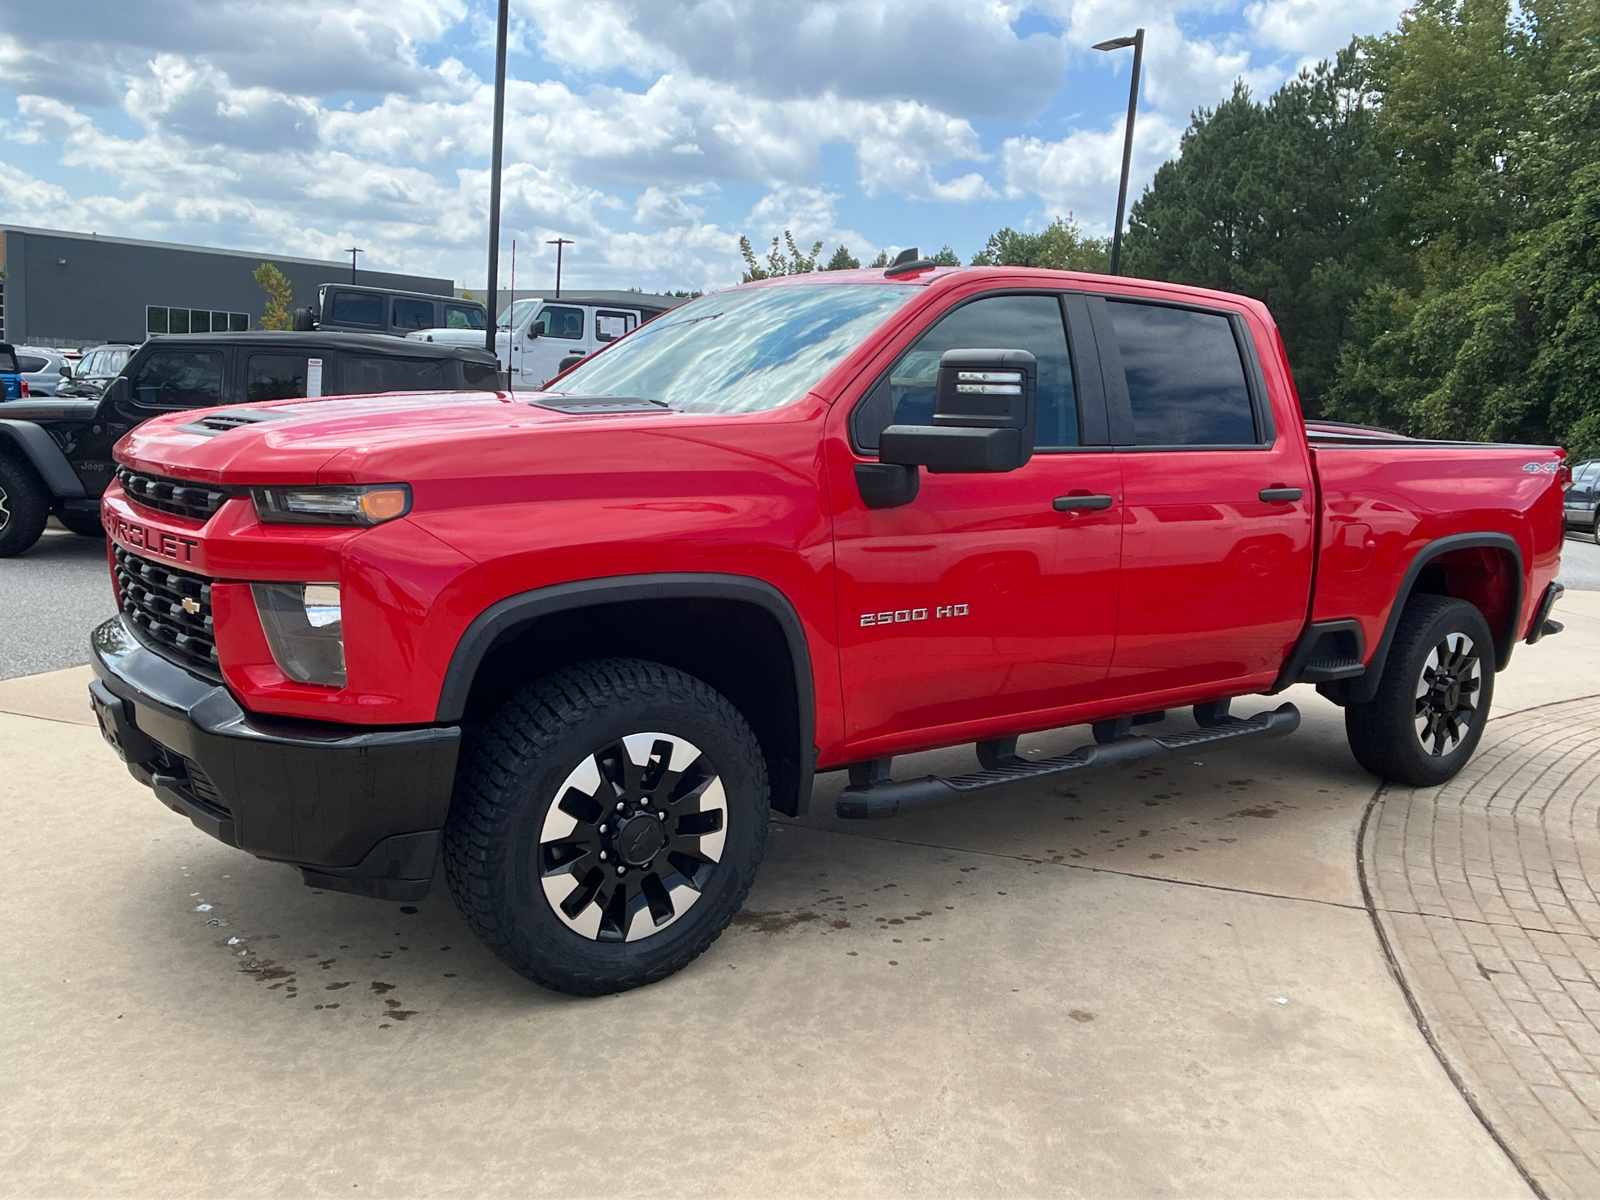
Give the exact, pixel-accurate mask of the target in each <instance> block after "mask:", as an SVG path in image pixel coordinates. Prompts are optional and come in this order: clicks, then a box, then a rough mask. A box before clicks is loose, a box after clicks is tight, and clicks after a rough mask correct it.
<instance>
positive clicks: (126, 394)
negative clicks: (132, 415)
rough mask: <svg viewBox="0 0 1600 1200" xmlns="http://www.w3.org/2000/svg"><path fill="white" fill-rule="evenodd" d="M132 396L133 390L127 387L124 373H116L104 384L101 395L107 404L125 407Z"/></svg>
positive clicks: (126, 378)
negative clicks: (103, 393) (116, 374)
mask: <svg viewBox="0 0 1600 1200" xmlns="http://www.w3.org/2000/svg"><path fill="white" fill-rule="evenodd" d="M132 398H133V392H132V391H131V390H130V389H129V386H128V377H127V376H126V375H118V376H117V377H116V378H115V379H113V380H112V381H111V382H110V383H108V384H106V390H105V395H104V396H103V397H102V399H103V400H105V401H106V402H107V403H108V404H112V405H116V406H117V407H126V405H127V404H128V403H129V401H130V400H132Z"/></svg>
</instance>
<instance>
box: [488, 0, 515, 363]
mask: <svg viewBox="0 0 1600 1200" xmlns="http://www.w3.org/2000/svg"><path fill="white" fill-rule="evenodd" d="M510 23H511V0H500V24H499V28H498V29H497V30H496V33H495V44H494V147H493V149H492V150H491V151H490V154H491V156H492V158H491V161H490V163H489V303H488V304H487V305H486V307H487V308H488V310H489V320H488V321H487V322H486V324H487V325H488V328H487V329H485V330H484V334H483V342H484V347H485V348H486V349H487V350H488V351H489V353H490V354H496V353H497V350H496V347H495V329H496V321H497V318H498V316H499V314H498V313H497V312H496V311H495V307H494V306H495V303H496V301H497V300H498V299H499V290H500V157H501V150H502V149H503V148H504V145H505V136H506V27H507V26H508V25H509V24H510ZM509 365H510V364H507V366H508V367H509Z"/></svg>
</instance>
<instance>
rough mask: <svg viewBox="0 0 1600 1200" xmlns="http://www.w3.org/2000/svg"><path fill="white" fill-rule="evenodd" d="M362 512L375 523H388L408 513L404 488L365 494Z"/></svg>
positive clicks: (362, 501)
mask: <svg viewBox="0 0 1600 1200" xmlns="http://www.w3.org/2000/svg"><path fill="white" fill-rule="evenodd" d="M361 511H362V512H364V513H366V514H367V516H368V517H370V518H371V519H372V520H374V521H388V520H392V519H393V518H395V517H398V516H401V515H402V514H404V512H405V511H406V490H405V489H404V488H379V489H377V490H374V491H370V492H366V493H363V495H362V497H361Z"/></svg>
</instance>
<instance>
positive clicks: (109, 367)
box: [56, 342, 134, 400]
mask: <svg viewBox="0 0 1600 1200" xmlns="http://www.w3.org/2000/svg"><path fill="white" fill-rule="evenodd" d="M133 351H134V347H133V346H132V345H131V344H130V343H128V342H107V343H106V344H105V345H103V346H96V347H95V348H94V349H92V350H88V351H86V352H85V353H84V355H83V357H82V358H81V359H79V360H78V365H77V366H76V367H75V368H74V369H73V372H72V378H71V379H70V380H68V381H67V382H66V383H64V384H62V385H61V387H60V388H58V389H57V390H56V395H57V396H63V397H64V396H74V397H77V398H79V399H90V400H94V399H98V398H99V396H100V393H101V392H103V391H105V390H106V384H108V383H110V382H111V381H112V380H113V379H115V378H116V377H117V375H118V373H119V372H120V371H121V370H122V368H123V367H125V366H127V365H128V359H130V358H132V357H133Z"/></svg>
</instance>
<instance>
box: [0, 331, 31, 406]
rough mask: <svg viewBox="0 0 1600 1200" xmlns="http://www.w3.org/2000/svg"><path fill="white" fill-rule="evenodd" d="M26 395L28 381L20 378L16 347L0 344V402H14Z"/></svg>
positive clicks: (20, 366) (8, 343)
mask: <svg viewBox="0 0 1600 1200" xmlns="http://www.w3.org/2000/svg"><path fill="white" fill-rule="evenodd" d="M27 394H28V381H27V380H26V379H24V378H23V377H22V364H21V363H20V362H18V361H17V351H16V347H14V346H12V345H11V343H10V342H0V400H16V399H19V398H20V397H22V396H26V395H27Z"/></svg>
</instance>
